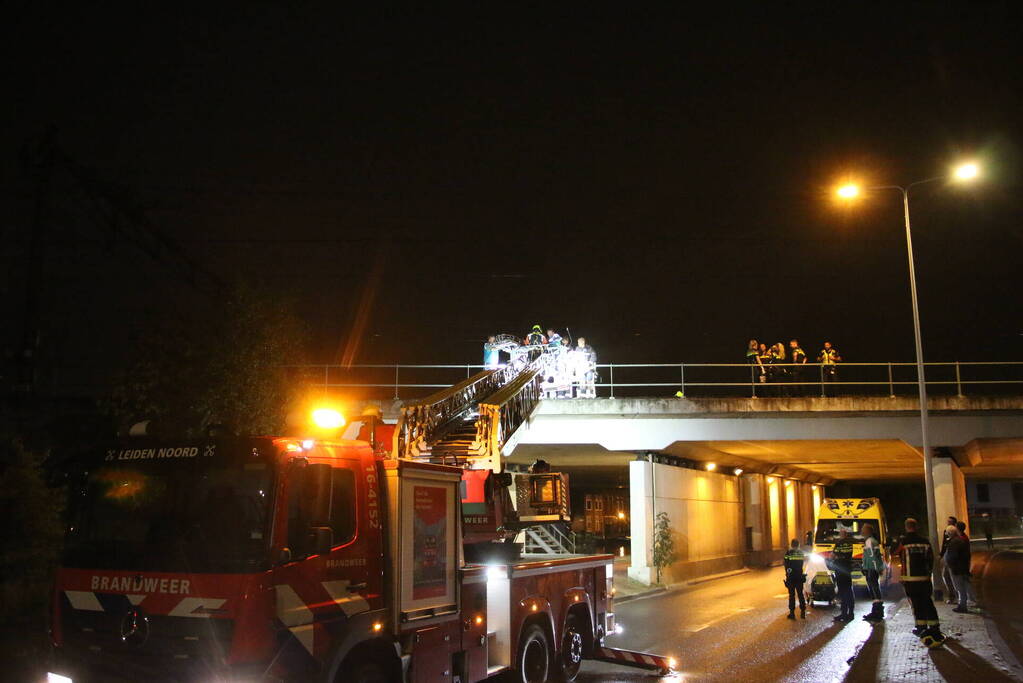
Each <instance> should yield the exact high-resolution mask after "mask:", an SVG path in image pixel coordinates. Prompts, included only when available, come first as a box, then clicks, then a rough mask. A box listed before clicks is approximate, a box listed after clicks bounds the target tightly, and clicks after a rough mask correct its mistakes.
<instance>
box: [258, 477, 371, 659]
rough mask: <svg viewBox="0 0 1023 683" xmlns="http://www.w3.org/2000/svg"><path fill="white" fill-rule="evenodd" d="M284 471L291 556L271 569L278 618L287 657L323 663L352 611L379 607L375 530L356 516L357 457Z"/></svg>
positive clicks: (359, 505) (359, 500) (359, 504)
mask: <svg viewBox="0 0 1023 683" xmlns="http://www.w3.org/2000/svg"><path fill="white" fill-rule="evenodd" d="M289 474H290V475H291V477H290V479H289V481H288V483H287V488H288V492H287V499H288V521H287V531H286V533H287V546H288V548H289V549H290V551H291V556H292V557H291V561H290V562H286V563H284V564H282V565H280V566H278V567H277V568H276V570H275V571H274V593H275V602H276V610H277V619H278V620H279V622H280V624H281V626H283V628H284V629H286V631H282V636H283V640H284V641H285V644H290V646H291V647H290V648H289V649H290V650H291V651H292V652H291V654H293V655H299V654H302V653H303V652H304V654H306V655H311V656H312V657H313V658H314V659H316V660H320V661H323V659H324V658H325V657H326V656H327V654H328V651H329V649H330V645H331V643H333V642H335V641H336V640H337V639H338V638H339V637H341V636H343V635H344V632H345V630H346V629H347V627H348V623H349V621H350V620H351V619H352V618H353V617H354V616H356V615H358V614H361V613H362V612H366V611H368V610H370V609H371V608H378V607H380V606H382V596H381V583H380V581H381V579H380V577H379V571H378V572H375V573H374V574H375V575H374V576H371V572H370V564H371V556H372V554H371V551H372V550H373V549H374V547H376V548H378V547H379V543H380V533H379V528H377V529H373V528H371V527H370V525H369V524H368V523H367V522H365V521H364V519H363V518H364V516H361V515H360V514H359V511H360V510H364V509H365V504H366V494H367V480H366V476H365V473H363V472H362V469H361V468H360V463H359V461H358V460H351V461H347V460H344V461H339V462H336V463H335V464H334V466H331V465H326V464H323V465H321V464H314V465H307V466H306V467H304V468H293V469H292V470H290V472H289ZM373 483H375V477H374V482H373ZM377 555H379V550H377ZM299 646H300V647H299Z"/></svg>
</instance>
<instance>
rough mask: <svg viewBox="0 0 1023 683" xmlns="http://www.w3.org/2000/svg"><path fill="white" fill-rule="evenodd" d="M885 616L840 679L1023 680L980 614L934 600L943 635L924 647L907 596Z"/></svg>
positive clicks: (851, 681)
mask: <svg viewBox="0 0 1023 683" xmlns="http://www.w3.org/2000/svg"><path fill="white" fill-rule="evenodd" d="M888 611H889V612H890V616H889V617H888V619H886V620H885V621H884V622H883V623H881V624H878V625H877V626H875V627H874V628H873V630H872V632H871V635H870V637H869V638H867V640H866V641H865V642H864V643H863V646H862V647H861V648H860V651H859V653H858V654H857V656H856V659H855V660H854V661H853V662H852V666H851V668H850V669H849V673H848V675H847V676H846V678H845V680H846V681H847V682H848V683H861V682H863V683H866V682H867V681H921V682H924V681H926V682H928V683H930V682H931V681H934V682H936V683H940V682H943V681H970V682H974V683H980V682H981V681H984V682H985V683H986V682H987V681H1023V670H1021V669H1020V668H1019V665H1018V664H1015V662H1013V663H1010V662H1008V661H1006V660H1005V659H1004V658H1003V657H1002V654H1001V653H1000V652H999V650H998V649H997V648H996V647H995V645H994V644H993V643H992V641H991V638H990V637H989V636H988V631H987V628H986V625H985V619H986V618H987V617H985V616H984V615H982V614H977V613H974V614H957V613H955V612H953V611H952V606H951V605H944V604H941V605H938V615H939V618H940V619H941V628H942V631H943V632H944V633H945V635H946V636H947V637H948V640H946V641H945V646H944V647H943V648H940V649H937V650H928V649H927V648H926V647H924V646H923V645H922V644H921V643H920V639H919V638H917V637H916V636H914V635H913V633H912V630H913V623H914V622H913V611H912V609H910V606H909V602H908V601H907V600H906V599H902V600H900V601H899V602H898V603H896V604H895V605H893V606H890V607H889V610H888Z"/></svg>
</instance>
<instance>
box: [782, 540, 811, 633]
mask: <svg viewBox="0 0 1023 683" xmlns="http://www.w3.org/2000/svg"><path fill="white" fill-rule="evenodd" d="M804 562H806V554H805V553H804V552H803V551H802V550H800V549H799V541H797V540H796V539H794V538H793V539H792V544H791V545H790V546H789V551H788V552H787V553H785V587H786V588H788V589H789V616H788V618H789V619H795V618H796V595H799V618H800V619H806V594H805V593H804V592H803V585H804V584H805V583H806V572H805V571H803V563H804Z"/></svg>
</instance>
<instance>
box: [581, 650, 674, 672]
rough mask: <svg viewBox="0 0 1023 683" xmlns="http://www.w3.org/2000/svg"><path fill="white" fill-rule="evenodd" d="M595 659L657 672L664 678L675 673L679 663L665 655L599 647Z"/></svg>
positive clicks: (594, 655)
mask: <svg viewBox="0 0 1023 683" xmlns="http://www.w3.org/2000/svg"><path fill="white" fill-rule="evenodd" d="M593 658H594V659H596V660H597V661H600V662H609V663H611V664H620V665H622V666H631V667H635V668H637V669H646V670H647V671H657V672H658V673H660V674H661V675H662V676H666V675H668V674H670V673H672V672H674V670H675V667H676V666H677V665H678V663H677V662H676V661H675V658H674V657H665V656H663V655H652V654H650V653H649V652H633V651H632V650H622V649H621V648H617V647H598V648H597V649H596V651H595V652H594V653H593Z"/></svg>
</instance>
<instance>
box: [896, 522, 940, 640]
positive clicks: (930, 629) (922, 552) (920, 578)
mask: <svg viewBox="0 0 1023 683" xmlns="http://www.w3.org/2000/svg"><path fill="white" fill-rule="evenodd" d="M918 527H919V525H918V524H917V521H916V520H915V519H913V518H912V517H910V518H909V519H907V520H906V533H905V535H903V537H902V538H900V539H899V546H898V549H897V553H898V556H899V561H900V562H901V563H902V577H901V579H900V581H901V582H902V587H903V589H905V591H906V597H907V598H909V604H910V605H912V607H913V618H914V619H915V620H916V628H914V629H913V635H915V636H917V637H918V638H920V642H922V643H923V644H924V645H926V646H927V647H928V648H931V649H934V648H938V647H941V645H942V643H944V642H945V636H944V635H943V634H942V633H941V627H940V624H939V622H938V610H937V609H935V607H934V600H932V599H931V593H932V591H933V590H934V586H933V585H931V571H933V569H934V548H932V547H931V542H930V541H928V540H927V538H925V537H924V536H921V535H920V534H919V533H918V532H917V529H918Z"/></svg>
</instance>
